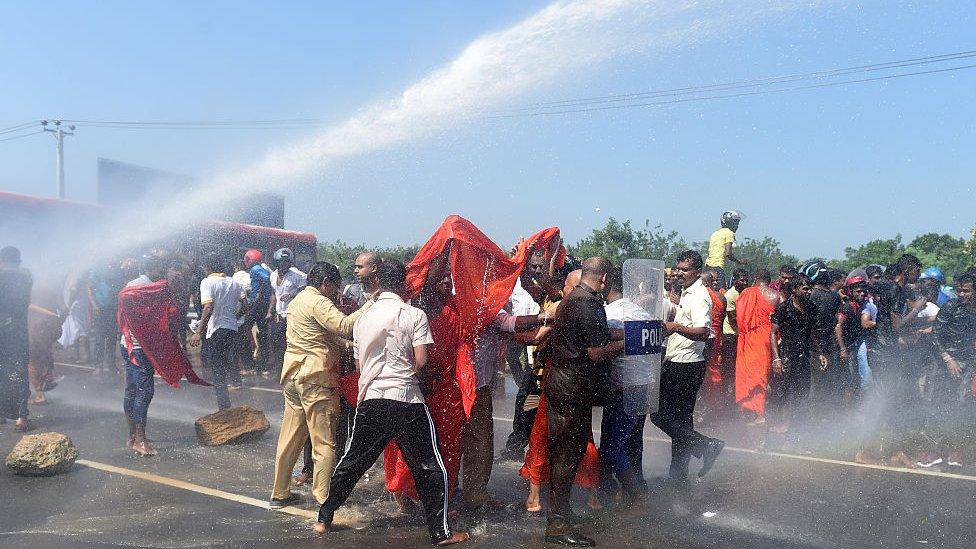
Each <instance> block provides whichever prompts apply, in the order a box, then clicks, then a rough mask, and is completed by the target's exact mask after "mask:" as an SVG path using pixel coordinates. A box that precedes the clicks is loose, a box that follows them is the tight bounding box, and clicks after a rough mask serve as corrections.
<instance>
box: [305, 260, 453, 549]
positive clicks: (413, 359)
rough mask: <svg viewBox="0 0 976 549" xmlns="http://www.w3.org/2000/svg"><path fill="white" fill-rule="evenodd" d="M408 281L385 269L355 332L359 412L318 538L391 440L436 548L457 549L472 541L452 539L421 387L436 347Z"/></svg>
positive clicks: (390, 264)
mask: <svg viewBox="0 0 976 549" xmlns="http://www.w3.org/2000/svg"><path fill="white" fill-rule="evenodd" d="M406 276H407V274H406V268H405V267H404V266H403V263H401V262H399V261H386V262H384V263H383V264H382V265H380V266H379V268H378V270H377V278H378V280H379V285H380V294H379V296H377V298H376V303H375V304H374V305H373V306H372V307H371V308H370V309H369V310H368V311H366V312H364V313H363V315H362V316H361V317H359V320H357V321H356V325H355V326H354V327H353V353H354V354H355V357H356V364H357V366H358V368H359V371H360V377H359V406H358V407H357V408H356V417H355V420H354V423H353V425H354V426H353V432H352V436H351V437H350V439H349V441H348V442H347V444H346V451H345V453H344V454H343V455H342V458H341V459H340V460H339V464H338V465H337V466H336V469H335V472H334V473H333V475H332V481H331V484H330V487H329V495H328V498H327V499H326V500H325V503H323V504H322V507H321V508H320V509H319V516H318V522H316V523H315V524H314V528H315V531H316V532H318V533H319V534H324V533H325V532H327V531H328V530H329V528H330V526H331V525H332V519H333V516H334V515H335V512H336V510H337V509H338V508H339V507H340V506H341V505H342V504H343V503H344V502H345V501H346V499H347V498H348V497H349V494H350V493H352V489H353V487H355V485H356V483H357V482H358V481H359V479H360V478H361V477H362V476H363V474H365V473H366V471H367V470H368V469H369V468H370V467H372V465H373V464H374V463H375V462H376V459H377V458H378V457H379V456H380V454H381V453H382V452H383V449H384V448H385V447H386V445H387V444H388V443H389V442H390V440H395V441H396V443H397V445H398V446H399V447H400V450H401V451H402V452H403V455H404V458H405V460H406V462H407V464H408V465H409V466H410V473H411V474H412V475H413V478H414V480H415V481H416V485H417V491H418V493H419V495H420V499H421V501H422V502H423V505H424V513H425V516H426V520H427V529H428V531H429V533H430V540H431V543H433V544H435V545H437V546H443V545H451V544H454V543H459V542H462V541H464V540H466V539H468V538H469V537H470V536H469V535H468V534H467V533H464V532H455V533H452V532H451V527H450V525H449V524H448V520H447V505H448V493H447V469H446V468H445V467H444V461H443V460H442V459H441V455H440V450H439V449H438V447H437V433H436V431H435V430H434V421H433V419H431V417H430V412H429V411H428V410H427V405H426V404H425V403H424V396H423V394H422V393H421V391H420V381H419V379H418V373H419V371H420V370H421V369H423V367H424V366H425V365H426V364H427V353H428V349H427V346H428V345H430V344H432V343H433V342H434V339H433V338H432V337H431V335H430V327H429V325H428V322H427V315H426V314H425V313H424V312H423V311H422V310H420V309H418V308H416V307H412V306H411V305H409V304H407V303H404V302H403V300H402V299H400V296H399V294H400V292H402V291H403V285H404V282H405V281H406Z"/></svg>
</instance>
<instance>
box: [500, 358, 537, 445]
mask: <svg viewBox="0 0 976 549" xmlns="http://www.w3.org/2000/svg"><path fill="white" fill-rule="evenodd" d="M506 358H507V361H508V369H509V371H511V372H512V378H514V380H515V383H516V384H517V385H518V388H519V390H518V394H516V395H515V415H514V417H513V418H512V433H511V434H510V435H508V440H507V441H506V442H505V450H506V451H508V452H512V453H516V452H524V451H525V447H526V446H528V444H529V436H530V435H531V434H532V422H533V421H534V420H535V413H534V412H527V411H526V410H525V399H526V398H528V396H529V391H530V390H531V389H532V384H533V383H534V381H535V380H534V378H533V377H532V366H531V365H530V364H529V360H528V355H527V353H526V348H525V345H522V344H521V343H519V342H517V341H510V342H509V343H508V353H507V356H506Z"/></svg>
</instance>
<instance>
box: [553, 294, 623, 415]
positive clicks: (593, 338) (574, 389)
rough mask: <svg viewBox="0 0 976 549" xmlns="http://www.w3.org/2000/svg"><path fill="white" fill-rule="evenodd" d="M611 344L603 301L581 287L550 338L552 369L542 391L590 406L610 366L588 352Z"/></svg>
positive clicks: (562, 306)
mask: <svg viewBox="0 0 976 549" xmlns="http://www.w3.org/2000/svg"><path fill="white" fill-rule="evenodd" d="M608 343H610V329H609V328H608V327H607V313H606V310H605V309H604V308H603V297H602V296H601V295H599V294H598V293H597V291H596V290H594V289H592V288H590V287H589V286H587V285H586V284H585V283H582V282H581V283H580V284H579V285H578V286H576V288H575V289H573V291H572V292H570V293H569V295H568V296H566V297H565V298H563V300H562V302H561V303H560V305H559V309H558V310H557V311H556V318H555V322H554V326H553V330H552V334H551V335H550V338H549V349H550V351H551V352H552V366H551V367H550V368H549V369H548V370H546V373H545V381H544V382H543V390H544V391H545V394H546V395H547V396H548V397H550V398H555V399H559V400H563V401H566V402H577V403H591V402H593V399H594V397H595V396H596V393H597V392H598V391H600V390H601V388H602V384H601V383H600V380H601V379H603V378H605V377H606V375H607V371H608V368H607V365H606V364H597V363H595V362H593V361H592V360H591V359H590V356H589V353H587V349H588V348H592V347H603V346H605V345H607V344H608Z"/></svg>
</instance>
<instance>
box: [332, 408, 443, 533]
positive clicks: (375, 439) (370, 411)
mask: <svg viewBox="0 0 976 549" xmlns="http://www.w3.org/2000/svg"><path fill="white" fill-rule="evenodd" d="M353 425H354V427H353V431H352V436H351V437H350V439H349V443H348V446H347V447H346V451H345V453H344V454H343V455H342V458H341V459H340V460H339V464H338V465H337V466H336V470H335V472H334V473H333V474H332V483H331V485H330V487H329V497H328V499H326V500H325V503H323V504H322V507H321V508H320V509H319V522H322V523H324V524H332V518H333V516H334V515H335V512H336V509H338V508H339V507H340V506H341V505H342V504H343V503H344V502H345V501H346V499H347V498H348V497H349V494H351V493H352V489H353V487H355V486H356V483H357V482H358V481H359V479H360V478H361V477H362V476H363V474H365V473H366V471H367V470H368V469H369V468H370V467H372V466H373V464H374V463H376V459H377V458H379V457H380V454H382V453H383V448H385V447H386V445H387V444H388V443H389V442H390V440H395V441H396V443H397V445H398V446H399V447H400V450H401V451H402V452H403V459H404V460H405V461H406V462H407V467H409V468H410V473H411V474H412V475H413V479H414V482H415V483H416V486H417V493H418V494H419V495H420V500H421V502H422V503H423V505H424V513H425V515H426V519H427V530H428V531H429V532H430V540H431V542H433V543H438V542H440V541H443V540H445V539H447V538H449V537H451V527H450V526H449V525H448V524H447V503H448V500H447V469H446V468H445V467H444V461H443V460H442V459H441V455H440V452H439V451H438V450H437V434H436V432H435V431H434V420H433V419H431V417H430V412H429V411H428V410H427V405H426V404H408V403H406V402H400V401H397V400H387V399H385V398H378V399H369V400H366V401H364V402H362V403H361V404H360V405H359V407H357V408H356V415H355V417H354V418H353Z"/></svg>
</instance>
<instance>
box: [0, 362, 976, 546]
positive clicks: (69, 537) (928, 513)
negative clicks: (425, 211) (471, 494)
mask: <svg viewBox="0 0 976 549" xmlns="http://www.w3.org/2000/svg"><path fill="white" fill-rule="evenodd" d="M61 371H62V373H63V374H64V375H65V376H66V377H65V379H64V380H63V381H62V382H61V385H60V386H59V387H58V388H57V389H56V390H54V391H52V392H51V393H49V400H50V403H49V404H48V405H47V406H43V407H32V413H33V414H34V416H33V419H34V421H35V423H36V425H37V426H38V429H37V431H35V432H44V431H59V432H62V433H65V434H67V435H68V436H70V437H71V438H72V440H74V442H75V444H76V445H77V446H78V448H79V451H80V452H81V459H84V460H89V461H91V462H95V463H96V464H105V465H109V466H115V467H120V468H123V469H126V470H130V471H137V472H145V473H151V474H153V475H157V476H158V477H163V478H164V479H175V480H178V481H185V482H189V483H192V484H193V485H195V486H199V487H205V488H214V489H219V490H221V491H223V492H225V493H226V494H225V497H231V498H233V497H234V495H237V496H245V497H247V498H256V500H259V501H258V502H264V501H266V500H267V498H268V497H269V492H270V483H271V476H272V470H273V460H274V445H275V440H276V437H277V425H278V423H279V422H280V419H281V410H282V404H281V397H280V395H279V394H277V393H276V392H274V390H273V387H274V385H273V384H272V383H270V382H268V381H266V380H259V381H257V382H256V384H258V385H260V386H262V387H263V388H265V389H267V390H259V389H254V388H250V389H245V390H244V391H241V392H238V393H232V399H233V401H234V403H235V405H236V404H249V405H251V406H254V407H256V408H259V409H262V410H264V411H265V412H266V413H267V414H268V417H269V419H270V420H271V422H272V429H271V431H269V432H268V433H267V434H265V435H264V437H263V438H261V439H259V440H257V441H252V442H248V443H245V444H240V445H232V446H224V447H217V448H206V447H203V446H200V445H199V444H198V443H197V442H196V438H195V435H194V430H193V421H194V420H195V419H196V418H197V417H199V416H201V415H204V414H206V413H210V412H212V411H214V410H215V409H216V404H215V400H214V397H213V394H212V391H211V390H210V389H208V388H202V387H194V386H187V385H184V388H183V389H181V390H174V389H171V388H169V387H168V386H166V385H165V384H164V383H162V382H160V381H159V380H157V385H156V386H157V388H156V397H155V399H154V400H153V403H152V407H151V408H150V424H149V429H148V430H149V435H150V438H151V439H152V440H153V441H154V443H155V445H156V447H157V448H158V449H159V451H160V455H159V456H158V457H154V458H138V457H136V456H134V455H132V454H131V453H130V452H128V451H126V450H125V448H124V431H123V430H124V421H123V418H122V413H121V385H120V384H119V383H117V382H115V381H113V380H111V379H104V378H95V377H93V376H91V375H90V373H89V372H88V371H87V370H84V369H80V368H70V367H63V368H61ZM206 373H207V372H203V374H204V376H205V377H206ZM509 389H510V391H509V395H508V396H507V397H505V396H500V395H496V401H495V416H496V418H500V419H499V420H496V422H495V436H496V451H497V449H499V448H501V446H502V445H503V443H504V439H505V437H506V436H507V434H508V432H509V430H510V427H511V424H510V422H507V421H504V418H510V417H511V409H512V400H514V391H512V390H511V385H510V382H509ZM595 415H596V418H595V427H596V428H598V427H599V423H598V422H599V414H598V413H597V414H595ZM702 430H703V431H705V432H706V433H709V434H713V435H718V434H722V435H723V436H727V437H728V440H729V444H730V446H731V447H737V446H738V447H745V448H750V447H752V446H754V445H755V443H756V441H755V440H754V439H751V438H750V437H749V436H748V435H747V434H743V433H740V432H737V431H735V430H725V429H722V428H721V427H718V426H713V427H712V428H711V429H709V428H708V427H705V428H703V429H702ZM645 436H646V437H647V438H648V439H649V440H648V442H647V443H646V450H645V462H644V470H645V475H646V476H647V477H648V478H649V479H651V478H653V477H655V476H657V475H661V474H663V473H665V472H666V469H667V456H668V454H667V451H668V447H667V445H666V444H663V443H661V442H659V441H658V439H659V437H661V436H662V435H661V433H660V432H659V431H657V430H656V429H655V428H654V427H652V426H650V425H648V427H647V430H646V431H645ZM19 438H20V436H19V434H18V433H16V432H14V431H13V425H12V424H11V423H7V424H6V425H0V452H2V453H3V455H6V453H7V452H8V451H9V450H10V448H11V447H12V446H13V445H14V444H15V443H16V442H17V440H19ZM842 446H843V445H842V444H839V443H838V444H834V445H824V446H823V448H818V450H817V451H816V452H813V453H806V454H802V455H801V457H796V456H792V457H791V456H788V455H780V454H762V453H756V452H753V451H744V450H737V449H735V448H729V449H727V450H726V452H724V453H723V454H722V456H721V458H720V460H719V463H718V464H717V465H716V467H715V469H714V470H713V471H712V472H711V473H710V474H709V476H708V477H707V479H706V481H705V482H703V483H701V484H699V485H697V486H694V487H692V488H691V489H688V490H682V491H677V492H675V491H672V490H670V489H666V488H663V487H661V486H658V485H655V484H654V483H652V486H651V494H650V497H649V503H648V504H647V506H646V507H643V508H641V509H638V510H631V511H627V512H623V511H620V510H614V509H612V508H610V507H608V508H607V509H605V510H602V511H595V512H590V513H589V514H588V520H587V522H586V523H585V525H584V526H583V527H582V529H583V531H584V532H585V533H587V534H588V535H590V536H591V537H593V538H595V539H596V540H597V542H598V544H599V546H601V547H678V548H683V547H689V548H691V547H715V548H718V547H722V548H724V547H966V548H971V547H973V546H974V545H973V544H974V542H973V535H974V533H976V474H974V473H976V472H974V471H973V470H971V469H970V470H963V471H962V472H961V473H960V474H959V475H957V476H955V477H951V476H945V475H920V474H911V473H907V472H904V471H897V470H887V469H871V468H864V467H856V466H854V465H852V464H849V463H844V462H840V463H834V462H830V461H829V460H830V459H838V460H847V459H849V449H847V448H843V447H842ZM804 456H805V457H804ZM821 458H828V459H821ZM695 466H696V465H694V464H693V467H695ZM517 468H518V466H517V465H516V464H513V463H500V464H496V466H495V469H494V471H493V474H492V479H491V485H490V488H491V491H492V495H493V497H495V498H496V499H498V500H501V501H503V502H505V503H506V504H508V505H507V507H505V508H504V509H501V510H498V511H495V512H493V513H492V514H491V515H490V516H487V517H468V516H462V517H460V518H459V519H458V520H457V521H456V522H457V525H458V526H460V527H462V528H465V529H468V530H470V531H471V532H472V533H473V535H474V539H473V540H472V542H470V543H469V544H468V545H467V546H469V547H543V546H544V543H543V536H542V532H543V529H544V523H545V519H544V518H542V517H540V516H528V515H526V514H525V512H524V510H523V509H524V507H523V504H524V498H525V493H526V484H525V482H524V481H522V480H521V479H520V478H519V477H518V474H517ZM164 482H165V481H164ZM382 482H383V476H382V468H374V470H373V471H371V473H370V475H369V476H368V478H367V479H365V480H364V481H363V482H362V483H361V484H360V486H359V487H357V490H356V491H355V492H354V493H353V496H352V498H350V501H349V503H348V505H347V507H348V508H347V509H345V510H343V512H342V514H341V515H340V518H341V519H344V520H345V521H347V522H348V523H350V524H351V526H350V527H347V528H345V529H343V530H341V531H338V532H335V533H332V534H330V535H328V536H326V537H325V538H316V537H314V536H313V535H312V534H311V531H310V529H309V526H308V519H307V518H304V517H300V516H292V515H287V514H282V513H277V512H270V511H268V510H266V509H262V508H260V507H258V506H256V505H253V504H248V503H241V502H239V501H231V500H228V499H225V498H223V497H215V496H213V495H206V494H201V493H198V492H195V491H191V490H188V489H186V487H173V486H169V485H165V484H161V483H159V482H153V481H150V480H145V479H142V478H137V477H134V476H131V474H120V473H116V472H108V471H104V470H100V469H98V468H94V467H91V466H85V465H76V467H75V468H74V470H73V471H71V472H70V473H68V474H64V475H60V476H57V477H49V478H21V477H16V476H13V475H12V474H10V472H9V471H8V470H6V469H5V468H4V469H3V470H2V471H0V493H2V494H3V495H4V497H3V498H2V500H0V547H123V546H124V547H281V546H286V545H287V546H290V547H367V546H372V547H377V546H387V547H426V546H429V545H428V540H427V537H426V530H425V528H424V527H423V522H422V521H421V520H420V519H419V518H418V517H403V516H399V515H398V514H397V513H396V509H395V506H394V504H393V503H392V502H391V501H390V499H389V497H388V496H387V494H386V493H385V491H384V490H383V484H382ZM301 493H303V494H304V495H305V498H306V499H305V502H306V504H305V505H303V506H302V507H304V508H306V509H309V510H315V509H316V508H317V506H315V505H314V502H313V501H312V499H311V497H310V495H309V494H308V492H307V490H305V489H302V490H301ZM252 503H256V502H253V501H252ZM576 507H577V509H578V510H580V511H582V510H583V509H585V506H584V505H583V498H582V494H577V501H576Z"/></svg>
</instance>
